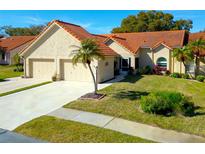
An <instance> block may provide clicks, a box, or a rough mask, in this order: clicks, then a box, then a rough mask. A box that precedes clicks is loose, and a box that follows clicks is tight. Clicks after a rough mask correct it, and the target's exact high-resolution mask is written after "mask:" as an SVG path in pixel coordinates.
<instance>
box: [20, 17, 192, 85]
mask: <svg viewBox="0 0 205 154" xmlns="http://www.w3.org/2000/svg"><path fill="white" fill-rule="evenodd" d="M86 38H93V39H96V41H97V43H98V44H99V46H100V49H101V51H100V52H101V54H103V55H104V56H105V59H104V60H100V61H95V62H94V63H93V66H92V67H93V68H92V69H93V70H94V71H95V68H96V66H98V71H97V76H98V82H104V81H107V80H109V79H112V78H114V76H115V74H114V72H115V71H119V72H127V71H128V70H129V68H130V67H132V68H133V69H134V70H137V69H139V68H142V67H145V66H147V65H149V66H151V67H154V66H155V65H158V66H160V67H163V68H166V69H167V70H169V71H170V72H179V73H184V72H185V68H184V66H183V64H182V63H180V62H178V61H177V60H176V59H174V58H173V57H172V50H173V49H174V48H181V47H183V46H184V45H185V44H187V43H188V34H186V32H185V31H184V30H177V31H163V32H141V33H119V34H103V35H94V34H90V33H89V32H87V31H86V30H85V29H83V28H82V27H80V26H78V25H74V24H70V23H66V22H62V21H58V20H54V21H52V22H51V23H49V25H48V26H47V27H46V28H45V30H44V31H43V32H42V33H41V34H40V35H39V36H38V37H36V39H34V40H33V42H32V43H31V44H30V45H29V46H28V47H27V48H25V49H24V50H23V51H22V52H21V56H22V57H23V59H24V70H25V76H26V77H33V78H45V79H48V80H51V77H52V76H54V75H57V76H59V77H60V79H62V80H69V81H88V82H90V81H92V78H91V75H90V72H89V70H88V68H87V67H86V66H84V65H83V64H81V63H79V64H78V65H76V66H73V64H72V61H71V60H72V55H71V53H72V48H71V47H72V46H73V45H77V46H80V41H82V40H83V39H86ZM190 68H191V67H190Z"/></svg>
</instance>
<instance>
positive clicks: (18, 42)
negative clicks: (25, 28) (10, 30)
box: [0, 36, 35, 65]
mask: <svg viewBox="0 0 205 154" xmlns="http://www.w3.org/2000/svg"><path fill="white" fill-rule="evenodd" d="M34 38H35V36H11V37H7V38H1V39H0V50H1V51H0V64H3V65H13V64H15V61H14V56H15V55H16V54H17V53H19V52H20V51H21V50H22V49H24V48H25V47H26V46H27V45H28V44H29V43H30V42H31V41H32V40H33V39H34Z"/></svg>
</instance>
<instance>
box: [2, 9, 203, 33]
mask: <svg viewBox="0 0 205 154" xmlns="http://www.w3.org/2000/svg"><path fill="white" fill-rule="evenodd" d="M138 12H139V11H137V10H117V11H116V10H113V11H108V10H105V11H80V10H79V11H78V10H77V11H71V10H69V11H68V10H66V11H64V10H50V11H49V10H45V11H38V10H31V11H30V10H29V11H26V10H24V11H23V10H22V11H18V10H10V11H0V27H1V26H5V25H7V26H8V25H11V26H13V27H27V26H30V25H39V24H45V23H48V22H50V21H52V20H54V19H58V20H62V21H65V22H70V23H74V24H78V25H81V26H82V27H84V28H85V29H86V30H88V31H89V32H90V33H94V34H104V33H110V31H111V30H112V28H114V27H118V26H120V23H121V20H122V19H123V18H125V17H127V16H128V15H136V14H137V13H138ZM164 12H165V13H171V14H173V15H174V19H175V20H177V19H190V20H192V21H193V29H191V32H198V31H200V30H204V29H205V20H204V19H205V11H199V10H197V11H164Z"/></svg>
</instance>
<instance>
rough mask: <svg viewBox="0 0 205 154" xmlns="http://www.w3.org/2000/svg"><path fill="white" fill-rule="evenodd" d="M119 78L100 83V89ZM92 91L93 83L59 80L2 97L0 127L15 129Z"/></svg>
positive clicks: (0, 100) (0, 98) (0, 101)
mask: <svg viewBox="0 0 205 154" xmlns="http://www.w3.org/2000/svg"><path fill="white" fill-rule="evenodd" d="M118 80H121V78H119V79H116V80H114V81H111V82H109V83H104V84H99V89H101V88H104V87H107V86H109V85H111V84H112V83H113V82H115V81H118ZM92 91H93V84H92V83H85V82H69V81H59V82H54V83H50V84H47V85H43V86H40V87H36V88H33V89H29V90H26V91H21V92H18V93H14V94H11V95H7V96H4V97H0V128H3V129H7V130H13V129H15V128H16V127H18V126H20V125H22V124H23V123H25V122H28V121H30V120H32V119H34V118H36V117H39V116H42V115H46V114H48V113H50V112H52V111H54V110H56V109H58V108H60V107H62V106H63V105H65V104H67V103H69V102H71V101H73V100H75V99H77V98H79V97H80V96H82V95H84V94H86V93H88V92H92Z"/></svg>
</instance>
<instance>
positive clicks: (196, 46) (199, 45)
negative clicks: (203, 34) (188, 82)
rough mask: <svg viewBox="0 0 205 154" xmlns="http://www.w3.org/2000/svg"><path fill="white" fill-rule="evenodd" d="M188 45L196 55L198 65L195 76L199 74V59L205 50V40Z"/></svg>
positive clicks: (198, 40)
mask: <svg viewBox="0 0 205 154" xmlns="http://www.w3.org/2000/svg"><path fill="white" fill-rule="evenodd" d="M188 45H189V47H190V49H191V50H192V51H193V53H194V55H195V65H196V70H195V75H197V74H198V72H199V58H200V55H201V53H202V52H203V50H204V49H205V40H203V39H201V38H200V39H197V40H196V41H194V42H191V43H189V44H188Z"/></svg>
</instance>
